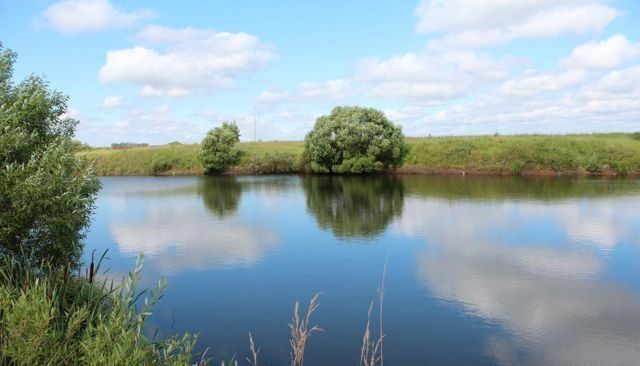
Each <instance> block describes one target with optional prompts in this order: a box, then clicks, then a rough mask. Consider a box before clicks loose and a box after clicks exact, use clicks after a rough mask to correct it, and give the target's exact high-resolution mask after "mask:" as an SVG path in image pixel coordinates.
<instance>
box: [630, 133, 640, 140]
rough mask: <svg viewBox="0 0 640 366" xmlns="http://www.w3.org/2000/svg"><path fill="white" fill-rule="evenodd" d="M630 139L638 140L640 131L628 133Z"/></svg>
mask: <svg viewBox="0 0 640 366" xmlns="http://www.w3.org/2000/svg"><path fill="white" fill-rule="evenodd" d="M629 136H630V137H631V138H632V139H634V140H638V141H640V132H634V133H632V134H631V135H629Z"/></svg>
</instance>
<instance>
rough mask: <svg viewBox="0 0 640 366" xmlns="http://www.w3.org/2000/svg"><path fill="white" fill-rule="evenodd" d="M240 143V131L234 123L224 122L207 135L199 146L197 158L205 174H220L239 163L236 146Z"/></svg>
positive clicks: (238, 152)
mask: <svg viewBox="0 0 640 366" xmlns="http://www.w3.org/2000/svg"><path fill="white" fill-rule="evenodd" d="M238 142H240V130H239V129H238V125H236V123H235V122H232V123H228V122H224V123H223V124H222V126H220V127H216V128H214V129H213V130H211V131H209V133H207V136H206V137H205V138H204V139H203V140H202V143H201V144H200V151H198V158H199V159H200V162H201V163H202V168H203V169H204V172H205V174H214V173H220V172H223V171H225V170H227V169H228V168H229V167H230V166H231V165H234V164H237V163H238V162H239V161H240V151H238V150H237V149H236V147H235V146H236V144H237V143H238Z"/></svg>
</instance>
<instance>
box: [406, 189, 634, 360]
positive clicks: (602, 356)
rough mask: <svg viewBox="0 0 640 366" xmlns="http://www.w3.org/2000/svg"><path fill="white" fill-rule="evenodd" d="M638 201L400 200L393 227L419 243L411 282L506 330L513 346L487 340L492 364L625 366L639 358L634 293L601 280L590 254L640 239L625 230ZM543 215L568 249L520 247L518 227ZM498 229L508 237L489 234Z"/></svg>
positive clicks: (598, 262) (597, 260)
mask: <svg viewBox="0 0 640 366" xmlns="http://www.w3.org/2000/svg"><path fill="white" fill-rule="evenodd" d="M639 204H640V202H639V199H638V198H635V197H621V198H616V199H611V198H608V199H607V200H602V201H598V200H597V199H594V200H586V201H564V202H561V203H558V204H540V203H532V202H522V201H520V202H483V203H478V202H476V203H471V202H445V201H442V200H420V199H406V200H405V212H404V213H403V216H402V218H401V219H400V220H398V222H397V223H396V224H395V225H394V229H395V230H398V231H402V232H403V233H405V234H410V235H420V236H423V237H425V238H426V240H427V243H428V244H429V250H427V251H426V252H425V253H424V254H423V255H421V256H420V257H419V259H418V261H417V266H418V277H419V279H420V280H421V281H422V282H423V283H424V284H425V285H426V286H427V287H428V288H429V289H431V291H433V293H434V294H435V295H436V296H437V297H439V298H441V299H444V300H447V301H454V302H457V303H459V304H460V306H461V309H462V310H463V311H465V312H467V313H469V314H472V315H474V316H478V317H481V318H484V319H486V320H487V321H491V322H494V321H497V322H499V323H500V324H501V325H502V326H503V327H504V329H505V330H506V331H508V332H510V333H513V335H514V336H515V337H514V338H513V340H509V339H501V338H494V339H491V340H490V341H489V343H488V344H487V351H488V352H489V354H490V355H491V356H493V357H495V358H496V360H497V361H499V362H501V363H505V364H512V363H522V364H553V365H569V364H571V365H602V364H617V365H632V364H637V360H639V359H640V347H638V345H639V344H640V297H639V296H638V295H637V294H635V293H633V292H631V291H629V289H628V288H625V287H623V286H622V285H620V284H617V283H612V282H611V281H609V280H605V279H602V275H603V272H604V263H603V258H602V257H601V256H599V251H598V250H596V251H594V250H593V248H594V247H595V248H596V249H600V248H608V249H609V250H610V249H612V248H614V247H615V246H616V245H618V244H620V242H622V241H623V240H625V239H626V238H631V237H632V234H638V233H630V232H629V230H627V229H625V228H629V227H632V228H633V227H637V225H636V226H634V225H632V223H633V222H635V220H636V219H635V213H634V212H635V209H634V207H640V206H639ZM613 207H615V208H616V209H615V210H613V209H612V208H613ZM542 216H544V217H547V218H549V217H550V218H551V221H552V222H553V223H554V224H555V227H556V228H558V229H560V230H563V231H564V233H565V234H566V236H567V238H569V244H567V245H564V246H560V247H558V246H555V245H551V244H549V243H539V244H533V245H532V244H526V242H525V243H520V242H518V240H520V239H519V238H520V237H519V236H518V233H519V232H520V230H521V229H522V226H523V224H532V225H535V222H536V220H538V219H540V217H542ZM452 223H455V224H453V225H452ZM505 228H507V229H506V230H507V231H508V233H507V234H513V235H494V230H497V229H502V230H505ZM540 230H545V227H541V228H540ZM524 236H526V234H525V233H522V235H521V237H522V239H523V241H524ZM584 243H587V244H590V245H592V246H589V245H581V244H584Z"/></svg>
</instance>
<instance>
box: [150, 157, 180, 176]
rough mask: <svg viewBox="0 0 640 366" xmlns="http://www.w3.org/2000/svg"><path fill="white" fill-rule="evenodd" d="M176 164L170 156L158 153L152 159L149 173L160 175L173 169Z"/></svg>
mask: <svg viewBox="0 0 640 366" xmlns="http://www.w3.org/2000/svg"><path fill="white" fill-rule="evenodd" d="M174 164H175V161H174V160H173V159H171V158H170V157H167V156H165V155H162V154H158V155H156V156H154V157H153V159H152V160H151V164H150V165H149V174H150V175H159V174H160V173H164V172H166V171H169V170H171V169H173V166H174Z"/></svg>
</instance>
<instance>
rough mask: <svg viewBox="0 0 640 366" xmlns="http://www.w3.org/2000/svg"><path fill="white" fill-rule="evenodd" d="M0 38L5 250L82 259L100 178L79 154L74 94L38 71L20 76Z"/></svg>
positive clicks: (1, 247) (0, 213) (0, 190)
mask: <svg viewBox="0 0 640 366" xmlns="http://www.w3.org/2000/svg"><path fill="white" fill-rule="evenodd" d="M15 59H16V54H15V53H14V52H12V51H11V50H8V49H5V50H3V49H2V46H1V45H0V164H1V170H0V207H1V208H2V209H1V210H0V256H13V257H14V258H16V259H17V258H24V257H23V255H26V256H27V258H28V259H30V260H35V261H40V260H49V261H51V262H53V263H54V264H65V265H66V264H71V265H75V264H77V262H78V260H79V257H80V254H81V251H82V240H83V238H84V234H85V230H86V228H87V226H88V224H89V221H90V217H91V213H92V211H93V208H94V198H95V195H96V193H97V192H98V190H99V189H100V182H99V180H98V179H97V177H96V176H95V174H94V172H93V170H92V169H91V168H90V167H88V165H87V164H86V163H85V162H84V161H82V160H80V159H79V158H77V157H76V156H75V155H74V142H73V136H74V134H75V129H76V125H77V124H78V121H76V120H75V119H72V118H69V117H68V115H67V110H68V105H67V102H68V97H67V96H66V95H64V94H62V93H60V92H58V91H55V90H52V89H50V87H49V84H48V83H47V82H46V81H45V80H44V79H42V78H41V77H39V76H35V75H30V76H28V77H26V78H25V79H24V80H23V81H21V82H19V83H17V84H16V83H14V81H13V65H14V63H15Z"/></svg>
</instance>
